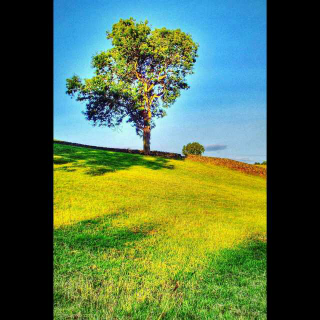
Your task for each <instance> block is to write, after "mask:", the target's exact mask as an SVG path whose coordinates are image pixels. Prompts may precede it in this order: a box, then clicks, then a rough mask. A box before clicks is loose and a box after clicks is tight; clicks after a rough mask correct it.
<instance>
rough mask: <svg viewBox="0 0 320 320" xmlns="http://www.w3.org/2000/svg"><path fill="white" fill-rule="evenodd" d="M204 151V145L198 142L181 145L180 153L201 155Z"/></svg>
mask: <svg viewBox="0 0 320 320" xmlns="http://www.w3.org/2000/svg"><path fill="white" fill-rule="evenodd" d="M203 152H204V146H203V145H201V144H200V143H198V142H192V143H188V144H187V145H186V146H183V148H182V153H183V154H184V155H185V156H187V155H188V154H193V155H197V156H201V155H202V153H203Z"/></svg>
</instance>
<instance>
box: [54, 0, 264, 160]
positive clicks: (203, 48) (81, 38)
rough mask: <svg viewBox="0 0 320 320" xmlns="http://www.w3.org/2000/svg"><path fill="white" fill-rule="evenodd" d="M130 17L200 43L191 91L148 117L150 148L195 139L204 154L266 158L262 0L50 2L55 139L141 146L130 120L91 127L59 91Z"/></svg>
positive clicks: (85, 72) (83, 72)
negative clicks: (159, 113)
mask: <svg viewBox="0 0 320 320" xmlns="http://www.w3.org/2000/svg"><path fill="white" fill-rule="evenodd" d="M130 17H133V18H134V19H136V21H144V20H146V19H147V20H148V21H149V23H150V24H151V26H152V28H162V27H166V28H168V29H178V28H180V29H181V30H182V31H184V32H186V33H189V34H190V35H191V36H192V38H193V40H194V41H195V42H197V43H199V45H200V48H199V51H198V54H199V57H198V60H197V62H196V64H195V69H194V70H195V74H193V75H191V76H190V77H189V84H190V87H191V88H190V89H189V90H186V91H182V95H181V96H180V98H178V99H177V101H176V103H175V104H174V105H173V106H172V107H171V108H170V109H169V110H168V112H167V113H168V115H167V116H166V117H164V118H162V119H158V120H156V128H155V129H154V130H153V131H152V132H151V150H160V151H170V152H178V153H181V150H182V147H183V145H185V144H187V143H189V142H193V141H197V142H199V143H201V144H202V145H204V146H205V147H207V150H206V152H205V153H204V155H206V156H213V157H224V158H230V159H235V160H239V161H244V162H248V163H253V162H255V161H259V162H261V161H263V160H266V0H184V1H174V0H171V1H169V0H157V1H155V0H55V1H54V137H55V139H59V140H65V141H70V142H77V143H83V144H90V145H96V146H105V147H118V148H131V149H142V140H141V139H140V138H139V137H138V136H137V135H136V133H135V130H134V128H132V127H131V126H130V125H128V124H126V123H124V124H123V125H122V126H121V127H120V128H119V129H118V130H117V131H113V130H111V129H109V128H107V127H101V128H99V127H93V126H92V124H91V123H90V122H88V121H87V120H85V117H84V115H83V114H82V113H81V111H82V110H84V109H85V105H84V104H82V103H80V102H77V101H75V100H74V99H71V98H70V97H69V96H67V95H66V93H65V91H66V87H65V85H66V78H69V77H71V76H72V75H73V74H77V75H79V76H80V77H81V78H91V77H92V76H93V69H92V68H91V66H90V63H91V57H92V56H93V55H94V54H95V53H97V52H100V51H102V50H107V49H109V48H111V42H110V40H107V39H106V30H111V28H112V25H113V24H114V23H116V22H118V21H119V19H121V18H122V19H128V18H130Z"/></svg>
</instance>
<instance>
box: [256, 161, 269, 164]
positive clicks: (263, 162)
mask: <svg viewBox="0 0 320 320" xmlns="http://www.w3.org/2000/svg"><path fill="white" fill-rule="evenodd" d="M254 164H257V165H267V161H262V162H261V163H259V162H255V163H254Z"/></svg>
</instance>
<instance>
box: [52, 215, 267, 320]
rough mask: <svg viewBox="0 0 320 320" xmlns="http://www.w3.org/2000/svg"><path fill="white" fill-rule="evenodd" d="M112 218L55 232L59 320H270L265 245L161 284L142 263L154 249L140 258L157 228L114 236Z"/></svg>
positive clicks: (220, 257) (225, 255) (226, 254)
mask: <svg viewBox="0 0 320 320" xmlns="http://www.w3.org/2000/svg"><path fill="white" fill-rule="evenodd" d="M112 219H113V217H112V216H110V217H107V218H103V219H97V220H91V221H83V222H80V223H78V224H76V225H74V226H68V227H63V228H59V229H57V230H55V232H54V237H55V247H54V250H55V255H54V257H55V258H54V271H55V275H54V304H55V308H54V310H55V319H266V243H265V242H263V241H259V240H251V241H246V242H244V243H243V244H241V245H239V246H238V247H236V248H233V249H225V250H222V251H220V252H218V253H216V254H209V255H208V256H207V266H206V268H205V269H203V270H202V271H201V272H196V271H193V272H179V273H178V274H176V275H172V277H171V278H170V279H165V280H166V281H165V282H164V283H162V284H158V281H157V280H158V279H157V273H156V272H154V270H152V268H150V269H149V270H145V269H141V268H140V264H139V260H140V259H141V256H142V255H145V254H147V253H148V251H152V250H153V249H154V248H153V247H152V246H151V247H144V250H143V252H141V251H140V250H134V252H133V251H132V249H133V248H134V247H135V245H136V244H137V243H138V242H139V241H142V239H145V238H146V237H150V236H151V235H150V232H151V231H152V230H153V229H154V226H151V225H147V226H141V228H140V230H139V231H133V230H128V229H114V228H111V221H112ZM151 234H152V232H151ZM133 275H134V276H133ZM133 281H134V282H135V286H132V283H133Z"/></svg>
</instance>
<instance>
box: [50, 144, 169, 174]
mask: <svg viewBox="0 0 320 320" xmlns="http://www.w3.org/2000/svg"><path fill="white" fill-rule="evenodd" d="M54 155H55V158H54V160H53V163H54V164H56V165H66V166H61V167H59V168H57V169H56V170H64V171H68V172H71V171H74V170H75V169H76V168H87V169H88V170H87V171H86V172H85V173H86V174H88V175H91V176H101V175H104V174H105V173H108V172H115V171H118V170H126V169H128V168H130V167H132V166H142V167H145V168H148V169H151V170H160V169H174V166H173V165H172V164H168V162H169V160H167V159H165V158H161V157H154V158H153V159H150V160H149V159H146V158H145V157H144V156H142V155H138V154H130V153H123V152H111V151H105V150H95V149H89V148H82V147H75V146H67V145H60V144H55V145H54Z"/></svg>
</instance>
